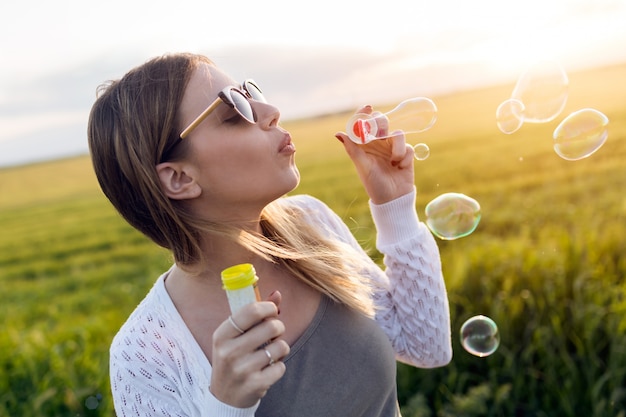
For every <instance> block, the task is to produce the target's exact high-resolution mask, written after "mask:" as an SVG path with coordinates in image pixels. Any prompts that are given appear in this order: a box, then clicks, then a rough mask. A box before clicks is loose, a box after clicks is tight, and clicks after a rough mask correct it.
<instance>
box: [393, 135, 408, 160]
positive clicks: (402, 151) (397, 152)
mask: <svg viewBox="0 0 626 417" xmlns="http://www.w3.org/2000/svg"><path fill="white" fill-rule="evenodd" d="M389 140H390V141H391V158H390V159H391V162H392V163H393V164H394V165H397V164H398V163H399V162H401V161H402V160H404V158H405V156H406V154H407V146H406V138H405V136H404V133H402V132H401V131H399V130H398V131H395V132H393V133H392V135H391V138H390V139H389Z"/></svg>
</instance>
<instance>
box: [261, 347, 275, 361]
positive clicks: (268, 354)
mask: <svg viewBox="0 0 626 417" xmlns="http://www.w3.org/2000/svg"><path fill="white" fill-rule="evenodd" d="M263 351H264V352H265V356H267V359H269V360H270V363H269V364H268V365H274V362H275V361H274V358H272V354H271V353H270V351H269V350H267V349H263Z"/></svg>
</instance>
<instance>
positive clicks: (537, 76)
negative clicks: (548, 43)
mask: <svg viewBox="0 0 626 417" xmlns="http://www.w3.org/2000/svg"><path fill="white" fill-rule="evenodd" d="M568 87H569V79H568V77H567V74H566V72H565V70H564V69H563V67H562V66H561V65H560V64H559V63H557V62H554V61H541V62H538V63H536V64H534V65H532V66H530V67H529V68H528V69H527V70H526V71H525V72H524V73H523V74H522V75H521V76H520V78H519V79H518V80H517V84H516V85H515V88H514V89H513V94H512V95H511V98H512V99H515V100H519V101H520V102H522V103H523V104H524V122H525V123H545V122H549V121H551V120H554V119H555V118H556V117H557V116H558V115H559V114H560V113H561V111H563V108H564V107H565V103H566V102H567V95H568Z"/></svg>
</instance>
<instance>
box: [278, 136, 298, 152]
mask: <svg viewBox="0 0 626 417" xmlns="http://www.w3.org/2000/svg"><path fill="white" fill-rule="evenodd" d="M295 151H296V146H295V145H294V144H293V142H292V141H291V135H290V134H288V133H287V134H286V135H285V139H283V141H282V142H281V144H280V148H279V149H278V152H279V153H284V152H288V153H293V152H295Z"/></svg>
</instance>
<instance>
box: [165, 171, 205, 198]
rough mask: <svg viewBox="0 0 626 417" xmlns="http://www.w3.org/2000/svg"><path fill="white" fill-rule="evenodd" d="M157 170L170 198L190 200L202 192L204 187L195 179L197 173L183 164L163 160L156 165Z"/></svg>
mask: <svg viewBox="0 0 626 417" xmlns="http://www.w3.org/2000/svg"><path fill="white" fill-rule="evenodd" d="M156 170H157V174H158V175H159V180H160V182H161V188H163V191H164V192H165V195H167V196H168V197H169V198H171V199H173V200H188V199H192V198H196V197H199V196H200V194H202V188H201V187H200V184H198V182H197V181H196V180H195V175H193V174H191V172H192V171H191V170H190V169H189V168H186V167H185V166H184V165H183V164H180V163H176V162H163V163H161V164H158V165H157V166H156Z"/></svg>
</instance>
